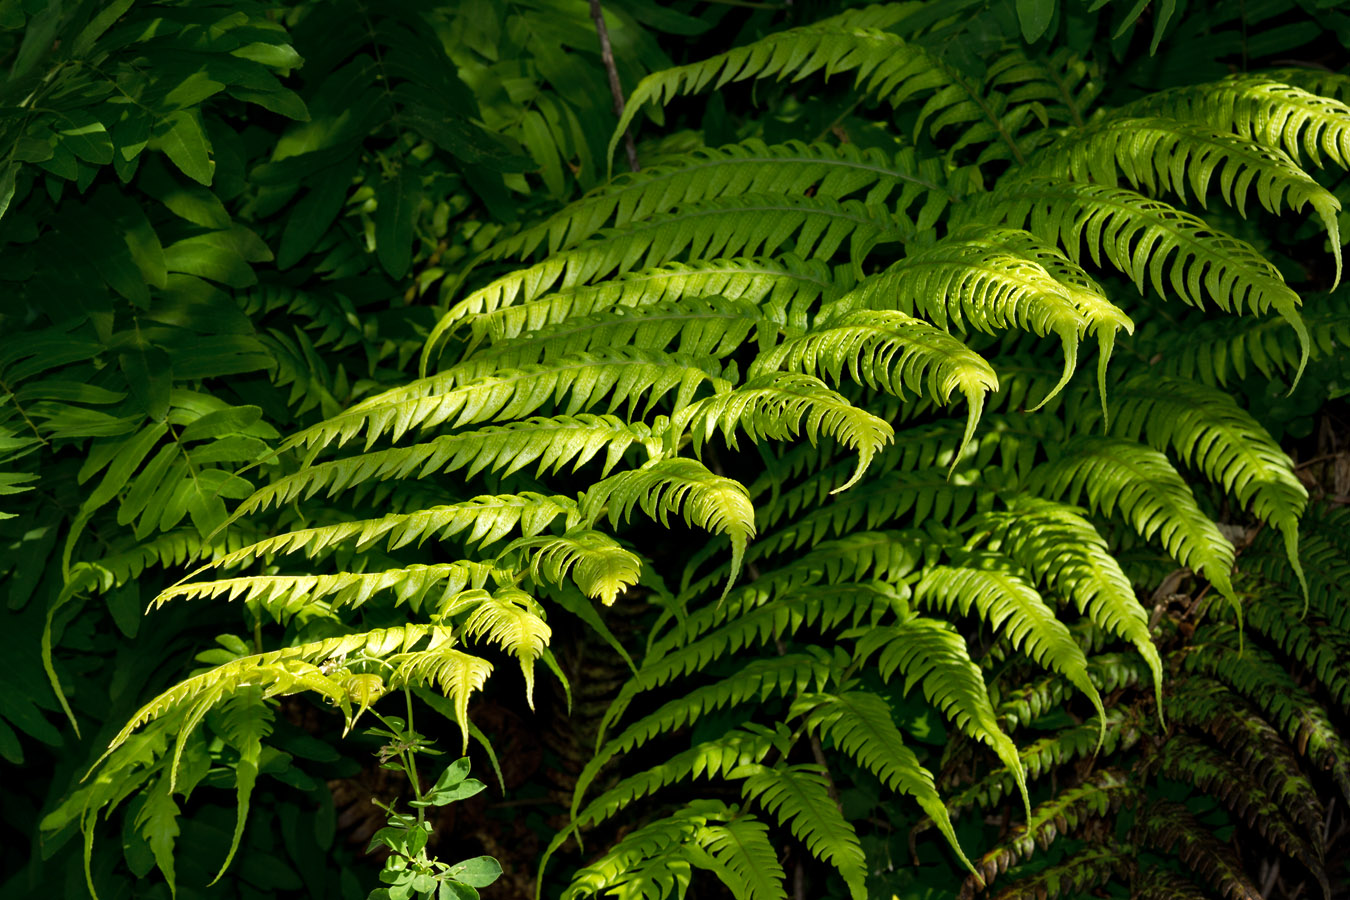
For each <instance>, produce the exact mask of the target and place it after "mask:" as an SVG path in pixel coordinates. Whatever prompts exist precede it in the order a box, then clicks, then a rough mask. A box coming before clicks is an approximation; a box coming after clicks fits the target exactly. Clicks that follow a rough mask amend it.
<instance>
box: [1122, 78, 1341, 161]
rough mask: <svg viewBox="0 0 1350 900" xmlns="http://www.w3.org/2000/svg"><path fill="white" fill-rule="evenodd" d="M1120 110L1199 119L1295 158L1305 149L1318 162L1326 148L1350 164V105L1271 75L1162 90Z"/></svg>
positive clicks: (1331, 155)
mask: <svg viewBox="0 0 1350 900" xmlns="http://www.w3.org/2000/svg"><path fill="white" fill-rule="evenodd" d="M1122 112H1126V113H1129V114H1135V113H1153V114H1156V115H1163V116H1168V117H1170V118H1173V119H1184V120H1192V121H1194V120H1199V121H1203V122H1205V123H1207V124H1208V125H1210V126H1211V127H1213V128H1218V129H1222V130H1224V131H1231V132H1233V133H1234V134H1238V135H1241V136H1242V137H1245V138H1248V139H1249V140H1254V141H1257V142H1258V143H1261V144H1264V145H1265V146H1267V147H1273V148H1277V149H1283V150H1284V151H1285V152H1286V153H1288V154H1289V155H1290V156H1291V157H1293V158H1294V159H1295V160H1297V159H1298V158H1299V153H1300V151H1302V152H1304V153H1307V154H1308V156H1309V157H1310V158H1311V159H1312V161H1313V164H1314V165H1318V166H1320V165H1322V154H1323V153H1325V154H1326V155H1327V157H1328V158H1329V159H1331V160H1332V162H1334V163H1336V164H1337V165H1339V166H1341V167H1342V168H1350V106H1346V105H1345V104H1344V103H1342V102H1341V101H1339V100H1334V99H1332V98H1331V97H1322V96H1319V95H1317V94H1311V93H1309V92H1308V91H1305V90H1303V89H1301V88H1297V87H1292V86H1290V85H1288V84H1283V83H1281V82H1279V81H1275V80H1274V79H1272V78H1271V77H1270V76H1268V75H1262V74H1245V73H1244V74H1241V75H1234V76H1231V77H1229V78H1226V79H1224V80H1223V81H1215V82H1211V83H1209V84H1200V85H1194V86H1191V87H1181V88H1172V89H1171V90H1165V91H1158V92H1156V93H1153V94H1150V95H1149V96H1147V97H1143V98H1141V99H1139V100H1136V101H1135V102H1134V103H1131V104H1130V105H1129V106H1126V107H1123V109H1122Z"/></svg>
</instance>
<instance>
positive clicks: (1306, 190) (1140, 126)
mask: <svg viewBox="0 0 1350 900" xmlns="http://www.w3.org/2000/svg"><path fill="white" fill-rule="evenodd" d="M1026 171H1027V172H1028V174H1036V175H1046V176H1050V177H1059V178H1069V179H1072V180H1074V181H1080V182H1094V183H1096V184H1105V185H1114V184H1115V183H1116V182H1117V179H1118V177H1123V178H1124V179H1125V180H1126V181H1128V182H1129V183H1130V186H1131V187H1132V188H1134V189H1135V190H1143V191H1144V192H1145V193H1147V194H1149V195H1153V194H1156V193H1157V192H1158V191H1160V190H1161V191H1166V192H1168V193H1173V194H1176V195H1177V196H1178V197H1179V198H1180V199H1181V201H1182V202H1183V203H1184V202H1185V201H1186V189H1187V187H1188V186H1189V188H1190V190H1191V191H1192V192H1193V193H1194V194H1195V199H1196V200H1197V201H1198V202H1199V203H1200V205H1201V206H1202V207H1203V206H1204V205H1205V195H1206V194H1207V193H1208V190H1209V186H1210V184H1211V183H1212V182H1216V183H1217V185H1218V188H1219V193H1220V196H1222V197H1223V199H1224V201H1225V202H1227V203H1228V204H1230V205H1231V206H1233V207H1235V208H1236V209H1237V210H1238V212H1239V213H1242V214H1243V215H1246V209H1245V205H1246V200H1247V197H1248V194H1249V193H1250V192H1251V191H1252V190H1253V189H1254V190H1255V193H1256V198H1257V200H1258V201H1259V202H1260V204H1261V205H1262V206H1263V207H1265V208H1266V209H1267V210H1268V211H1269V212H1272V213H1278V212H1280V210H1281V209H1284V208H1288V209H1292V210H1294V211H1298V210H1300V209H1302V208H1303V207H1304V206H1311V207H1312V208H1313V210H1314V211H1315V212H1316V213H1317V215H1318V217H1319V218H1321V220H1322V224H1323V226H1324V227H1325V228H1326V230H1327V234H1328V236H1329V237H1330V238H1331V247H1332V252H1333V253H1334V254H1335V255H1336V272H1337V279H1336V280H1337V281H1339V280H1340V267H1341V247H1340V229H1339V227H1338V225H1337V221H1336V214H1337V213H1338V212H1339V211H1340V208H1341V204H1340V201H1339V200H1337V199H1336V196H1335V195H1334V194H1332V193H1331V192H1330V191H1328V190H1327V189H1326V188H1324V187H1322V186H1321V185H1319V184H1318V183H1317V182H1316V181H1314V180H1313V178H1312V177H1311V176H1309V175H1308V173H1306V172H1304V171H1303V170H1302V169H1300V168H1299V167H1298V165H1297V164H1296V163H1295V162H1294V160H1292V159H1290V158H1289V156H1288V155H1286V154H1285V153H1284V151H1282V150H1280V149H1278V148H1277V147H1271V146H1268V145H1263V144H1260V143H1257V142H1255V141H1252V140H1249V139H1247V138H1243V137H1239V136H1237V135H1235V134H1233V133H1232V132H1230V131H1219V130H1216V129H1214V128H1212V127H1208V126H1206V125H1203V124H1199V123H1196V122H1194V121H1188V122H1182V121H1177V120H1175V119H1168V118H1163V117H1157V116H1151V117H1143V118H1141V117H1130V116H1127V117H1108V118H1106V119H1103V120H1101V121H1100V122H1097V123H1094V124H1093V125H1090V126H1088V127H1086V128H1081V129H1077V130H1075V131H1072V132H1070V133H1069V134H1067V135H1066V136H1065V137H1063V138H1061V139H1060V140H1059V141H1057V142H1056V143H1054V144H1052V145H1051V146H1049V147H1047V148H1045V149H1044V150H1043V151H1042V152H1041V153H1039V154H1038V155H1037V157H1036V159H1035V160H1034V161H1033V162H1032V163H1031V165H1030V166H1029V167H1028V169H1027V170H1026Z"/></svg>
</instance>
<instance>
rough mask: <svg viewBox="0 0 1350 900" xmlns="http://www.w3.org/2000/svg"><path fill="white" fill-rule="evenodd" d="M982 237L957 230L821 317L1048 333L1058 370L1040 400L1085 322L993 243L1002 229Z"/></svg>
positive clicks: (1059, 290) (1051, 285)
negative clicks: (863, 313) (889, 315)
mask: <svg viewBox="0 0 1350 900" xmlns="http://www.w3.org/2000/svg"><path fill="white" fill-rule="evenodd" d="M983 231H984V230H983V229H974V230H967V231H962V232H961V233H958V234H957V235H955V236H954V237H951V238H947V239H945V240H942V241H939V242H938V243H937V244H936V245H934V246H932V247H929V248H927V249H925V250H920V251H919V252H917V253H915V254H912V255H910V256H907V257H905V258H904V259H902V260H900V262H898V263H896V264H895V265H893V266H891V267H890V268H888V269H886V270H885V271H884V272H882V273H880V274H878V275H875V276H873V277H871V278H868V279H865V280H864V281H862V282H861V283H860V284H859V285H858V286H857V287H856V288H854V289H853V290H852V291H850V292H849V293H848V294H845V295H844V296H843V297H841V298H840V299H839V300H837V301H835V302H834V303H833V304H832V305H831V306H830V307H829V308H827V309H826V310H825V311H823V313H822V318H823V319H824V320H825V321H826V322H829V321H830V318H829V317H830V315H831V312H832V311H833V310H841V311H847V310H854V309H887V310H890V309H894V310H899V311H900V312H903V313H906V314H908V315H917V316H922V317H923V318H924V319H925V320H927V321H931V322H933V323H934V324H936V325H937V326H938V328H941V329H943V330H946V329H947V328H948V323H949V322H950V324H951V325H952V326H955V327H956V328H957V329H958V330H959V331H961V332H963V333H964V332H965V331H966V330H967V329H968V328H973V329H975V330H977V331H983V332H985V333H989V334H992V333H993V332H994V330H995V329H1009V328H1018V329H1021V330H1024V331H1032V332H1035V333H1036V334H1039V335H1042V336H1044V335H1049V334H1053V335H1055V336H1056V337H1058V338H1059V340H1060V345H1061V346H1062V348H1063V351H1064V372H1063V375H1062V377H1061V379H1060V382H1059V384H1057V385H1055V387H1054V388H1052V389H1051V391H1050V394H1049V395H1048V396H1047V397H1046V399H1047V400H1048V399H1049V398H1050V397H1052V396H1054V395H1055V394H1057V393H1059V390H1060V389H1061V388H1062V387H1063V386H1064V385H1065V384H1066V383H1067V382H1068V380H1069V378H1070V377H1071V376H1072V375H1073V373H1074V371H1075V370H1076V369H1077V366H1078V342H1079V340H1080V338H1081V337H1082V336H1083V334H1084V332H1086V330H1087V328H1088V326H1089V324H1090V323H1089V321H1088V320H1087V318H1086V317H1085V316H1084V313H1083V310H1082V309H1080V308H1079V307H1078V306H1077V305H1076V304H1075V303H1074V302H1073V300H1072V299H1071V298H1070V297H1069V295H1068V292H1067V291H1066V290H1065V289H1064V287H1063V286H1062V285H1060V283H1059V282H1058V281H1057V280H1056V279H1055V278H1054V277H1053V276H1052V275H1051V274H1050V273H1049V272H1048V271H1046V269H1045V268H1044V267H1043V266H1041V265H1040V264H1039V263H1038V262H1037V261H1036V260H1034V259H1032V258H1030V257H1028V256H1025V255H1023V254H1020V253H1015V252H1011V251H1010V246H1011V245H1010V244H1009V243H1007V242H1004V241H1001V240H1000V237H1001V234H1000V232H1001V231H1003V229H995V230H994V231H993V232H992V233H991V234H990V235H989V239H986V237H985V234H984V233H983ZM1080 289H1081V287H1080ZM1101 299H1102V300H1104V299H1105V298H1101ZM1108 305H1109V304H1108ZM1118 315H1119V311H1117V316H1118ZM1044 402H1045V400H1042V401H1041V403H1042V404H1044Z"/></svg>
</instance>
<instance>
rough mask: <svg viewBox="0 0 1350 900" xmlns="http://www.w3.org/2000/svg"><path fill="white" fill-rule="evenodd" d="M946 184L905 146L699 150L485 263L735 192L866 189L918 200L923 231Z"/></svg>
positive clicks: (626, 180)
mask: <svg viewBox="0 0 1350 900" xmlns="http://www.w3.org/2000/svg"><path fill="white" fill-rule="evenodd" d="M946 181H947V176H946V174H945V173H944V171H943V167H942V164H941V163H940V162H939V161H938V160H936V159H923V158H920V157H918V156H916V154H915V152H914V150H913V149H912V148H904V149H902V150H900V151H899V152H898V153H896V154H895V155H894V156H891V155H888V154H886V153H883V152H882V151H880V150H877V149H875V148H868V149H860V148H859V147H858V146H857V145H855V144H842V145H838V146H834V145H829V144H822V143H815V144H806V143H803V142H801V141H788V142H787V143H784V144H773V145H766V144H765V143H764V142H763V141H761V140H758V139H753V138H752V139H750V140H747V141H745V142H744V143H740V144H731V145H728V146H725V147H721V148H713V147H700V148H698V149H696V150H694V151H693V152H691V153H689V154H688V155H686V156H683V157H680V158H679V160H678V161H675V162H671V163H667V164H663V165H656V166H652V167H650V168H644V169H643V170H642V171H640V172H634V173H628V174H624V175H622V176H620V177H618V178H616V179H615V180H614V181H613V182H611V183H610V184H607V185H604V186H602V187H600V188H597V189H596V190H594V191H592V192H591V193H589V194H587V195H586V196H585V197H583V198H581V199H580V200H578V201H576V202H575V203H572V204H571V205H569V206H567V207H565V208H564V209H563V210H561V211H560V212H557V213H555V214H554V215H552V216H550V217H549V218H548V219H545V220H544V221H542V222H540V223H539V224H537V225H534V226H531V227H530V228H527V229H525V230H524V231H522V232H520V233H519V234H516V235H513V236H512V237H510V238H508V239H507V240H505V241H499V242H498V243H496V244H494V245H493V246H492V247H491V248H489V250H488V251H487V253H486V254H485V257H486V258H488V259H504V258H508V257H511V258H527V257H528V256H530V255H531V254H532V253H534V252H535V250H537V249H539V248H540V247H545V248H546V249H547V251H548V253H549V254H550V255H552V254H554V253H557V252H559V251H561V250H567V249H570V248H572V247H575V246H577V245H578V244H580V243H581V242H582V241H584V240H585V239H587V238H589V237H591V236H592V235H594V234H596V233H597V232H599V231H600V230H601V229H603V228H605V227H607V226H609V227H615V228H622V227H624V226H626V225H628V224H629V223H632V222H639V221H642V220H644V219H647V218H650V217H651V216H653V215H657V214H659V213H664V212H669V211H670V210H672V209H675V208H677V207H680V206H684V205H686V204H690V203H699V202H702V201H705V200H712V199H716V198H719V197H730V196H735V195H739V194H776V195H780V196H785V195H797V196H800V195H804V194H806V193H807V192H808V191H811V192H813V193H814V194H815V195H816V196H820V197H831V198H835V199H839V198H842V197H847V196H849V195H850V194H856V193H858V192H860V191H866V196H865V200H866V202H868V203H883V202H884V203H887V204H888V205H891V206H893V207H895V208H896V209H898V210H901V211H907V210H909V209H910V207H911V206H912V205H913V204H914V203H915V201H919V200H921V201H922V208H921V210H920V211H919V213H918V215H917V219H918V227H919V228H920V229H926V228H931V227H932V225H933V223H934V222H936V221H937V219H938V218H939V217H940V216H941V214H942V212H943V211H944V210H945V209H946V207H947V204H948V203H949V202H950V201H951V195H950V192H949V189H948V188H947V187H946ZM911 218H914V217H913V216H911Z"/></svg>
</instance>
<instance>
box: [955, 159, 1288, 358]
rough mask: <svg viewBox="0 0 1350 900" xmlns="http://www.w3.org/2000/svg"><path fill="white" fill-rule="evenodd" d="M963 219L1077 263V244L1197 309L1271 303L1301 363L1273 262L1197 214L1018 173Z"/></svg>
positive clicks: (1097, 260)
mask: <svg viewBox="0 0 1350 900" xmlns="http://www.w3.org/2000/svg"><path fill="white" fill-rule="evenodd" d="M962 209H963V211H965V212H966V215H965V217H964V219H963V221H982V222H986V221H989V220H990V219H991V218H993V219H1002V220H1003V221H1005V222H1007V223H1008V224H1009V225H1012V226H1013V227H1015V228H1023V227H1025V228H1026V229H1027V230H1028V231H1030V232H1032V233H1033V234H1035V235H1037V236H1038V237H1040V238H1042V239H1044V240H1047V241H1052V242H1054V243H1056V244H1058V245H1059V246H1061V247H1063V248H1064V250H1065V251H1066V252H1067V253H1068V255H1069V256H1070V257H1071V258H1072V259H1073V260H1074V261H1075V262H1077V261H1079V258H1080V256H1081V254H1082V247H1083V245H1084V244H1086V245H1087V250H1088V253H1089V254H1090V256H1091V258H1092V261H1093V263H1094V264H1096V265H1101V264H1102V261H1103V258H1104V259H1105V260H1106V261H1107V262H1109V263H1110V264H1111V265H1113V266H1115V267H1116V268H1117V269H1119V270H1120V271H1122V272H1124V273H1126V274H1127V275H1129V276H1130V278H1132V279H1133V280H1134V283H1135V287H1137V288H1138V289H1139V291H1140V292H1141V293H1142V292H1143V290H1144V286H1145V284H1146V283H1151V284H1152V286H1153V288H1154V290H1156V291H1157V292H1158V294H1159V295H1160V296H1163V297H1167V296H1168V295H1169V290H1170V292H1171V293H1175V295H1176V296H1178V297H1180V298H1181V299H1182V300H1184V301H1186V302H1187V303H1189V304H1191V305H1193V306H1196V307H1200V308H1203V307H1205V306H1206V305H1207V304H1206V301H1207V300H1208V301H1211V302H1213V303H1214V304H1215V305H1216V306H1218V307H1219V308H1220V309H1222V310H1224V311H1225V312H1230V311H1231V312H1235V313H1242V312H1249V313H1263V312H1266V311H1267V310H1270V309H1274V310H1275V311H1276V312H1277V313H1279V315H1280V316H1281V317H1282V318H1283V319H1285V321H1287V322H1288V323H1289V324H1290V326H1291V327H1292V328H1293V329H1294V332H1295V334H1297V335H1298V339H1299V345H1300V347H1301V348H1302V351H1303V360H1302V362H1301V363H1300V366H1299V374H1302V366H1303V364H1305V363H1306V362H1307V355H1308V334H1307V329H1306V328H1305V327H1304V325H1303V320H1302V319H1301V318H1300V317H1299V314H1298V306H1299V303H1300V302H1301V301H1300V300H1299V297H1298V294H1296V293H1294V291H1293V290H1292V289H1290V287H1289V286H1288V285H1287V284H1285V282H1284V276H1282V275H1281V274H1280V271H1279V270H1278V269H1277V268H1275V266H1274V265H1273V264H1272V263H1271V262H1270V261H1269V260H1267V259H1266V258H1265V257H1264V256H1262V255H1261V254H1260V253H1259V252H1258V251H1257V250H1256V249H1255V248H1254V247H1252V246H1251V245H1250V244H1248V243H1247V242H1246V241H1242V240H1239V239H1237V238H1235V237H1232V236H1231V235H1227V234H1224V233H1223V232H1221V231H1218V230H1217V229H1215V228H1214V227H1212V226H1211V225H1209V224H1208V223H1206V222H1205V221H1204V220H1202V219H1200V218H1197V217H1196V216H1193V215H1191V214H1190V213H1188V212H1184V211H1182V210H1179V209H1177V208H1176V207H1174V206H1171V205H1169V204H1167V203H1164V202H1163V201H1161V200H1154V199H1149V198H1147V197H1144V196H1143V195H1141V194H1137V193H1135V192H1134V191H1130V190H1126V189H1124V188H1115V187H1111V186H1108V185H1099V184H1078V183H1076V182H1068V181H1056V180H1054V179H1050V178H1035V177H1030V178H1020V179H1017V180H1014V181H1011V182H1008V183H1006V184H1003V185H1000V186H999V187H998V188H997V189H996V190H995V191H993V192H992V193H990V194H989V195H987V196H986V197H984V198H981V199H980V200H978V201H975V202H973V203H970V204H967V205H966V206H965V207H963V208H962Z"/></svg>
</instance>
